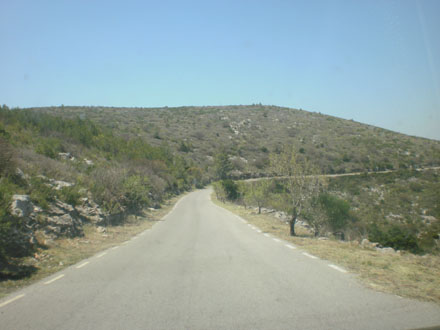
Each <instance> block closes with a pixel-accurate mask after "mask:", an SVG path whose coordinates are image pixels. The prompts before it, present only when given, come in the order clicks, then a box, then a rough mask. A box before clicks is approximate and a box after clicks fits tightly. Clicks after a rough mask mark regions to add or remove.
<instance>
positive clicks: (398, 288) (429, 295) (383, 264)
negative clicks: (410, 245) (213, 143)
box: [212, 194, 440, 304]
mask: <svg viewBox="0 0 440 330" xmlns="http://www.w3.org/2000/svg"><path fill="white" fill-rule="evenodd" d="M212 200H213V201H214V202H215V203H217V204H218V205H220V206H222V207H224V208H226V209H228V210H229V211H231V212H233V213H235V214H238V215H240V216H241V217H242V218H244V219H246V220H247V221H248V222H249V223H251V224H253V225H255V226H257V227H259V228H260V229H261V230H262V231H264V232H267V233H270V234H272V235H273V236H276V237H279V238H282V239H283V240H286V241H289V242H292V243H294V244H295V245H297V246H299V247H301V248H302V249H303V250H305V251H307V252H310V253H312V254H314V255H316V256H318V257H319V258H321V259H325V260H329V261H331V262H334V263H336V264H338V265H340V266H343V267H344V268H345V269H347V270H348V271H350V272H351V273H354V274H357V275H358V276H359V278H360V280H361V281H362V283H364V284H365V285H366V286H367V287H370V288H373V289H375V290H379V291H382V292H388V293H393V294H396V295H399V296H402V297H408V298H415V299H419V300H424V301H432V302H436V303H438V304H440V257H439V256H434V255H425V256H419V255H414V254H411V253H402V254H401V255H398V254H384V253H381V252H379V251H376V250H372V249H364V248H362V247H360V245H359V244H358V243H357V242H341V241H336V240H318V239H315V238H312V237H309V236H308V235H309V233H307V232H299V233H298V234H299V235H300V236H299V237H291V236H290V235H289V227H288V225H287V224H285V223H283V222H281V221H279V220H278V219H276V218H274V217H272V216H270V215H267V214H261V215H259V214H256V213H255V212H254V211H253V210H250V209H244V207H242V206H239V205H236V204H231V203H226V204H225V203H221V202H220V201H218V200H216V198H215V194H213V195H212Z"/></svg>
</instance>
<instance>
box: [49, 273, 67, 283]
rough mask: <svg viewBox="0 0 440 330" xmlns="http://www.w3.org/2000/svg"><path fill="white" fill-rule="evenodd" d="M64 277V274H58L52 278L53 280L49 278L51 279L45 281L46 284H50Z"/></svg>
mask: <svg viewBox="0 0 440 330" xmlns="http://www.w3.org/2000/svg"><path fill="white" fill-rule="evenodd" d="M62 277H64V274H61V275H58V276H57V277H55V278H53V279H51V280H49V281H47V282H44V284H50V283H53V282H55V281H57V280H59V279H60V278H62Z"/></svg>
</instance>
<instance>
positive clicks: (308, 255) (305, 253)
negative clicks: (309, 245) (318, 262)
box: [303, 252, 318, 259]
mask: <svg viewBox="0 0 440 330" xmlns="http://www.w3.org/2000/svg"><path fill="white" fill-rule="evenodd" d="M303 254H304V255H305V256H306V257H309V258H312V259H318V257H315V256H314V255H311V254H308V253H307V252H303Z"/></svg>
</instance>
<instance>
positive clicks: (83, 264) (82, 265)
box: [76, 261, 89, 269]
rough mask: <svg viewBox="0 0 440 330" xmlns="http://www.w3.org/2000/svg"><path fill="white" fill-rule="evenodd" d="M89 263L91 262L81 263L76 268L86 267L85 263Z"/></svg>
mask: <svg viewBox="0 0 440 330" xmlns="http://www.w3.org/2000/svg"><path fill="white" fill-rule="evenodd" d="M88 263H89V262H88V261H86V262H83V263H82V264H81V265H78V266H76V269H80V268H83V267H84V266H85V265H87V264H88Z"/></svg>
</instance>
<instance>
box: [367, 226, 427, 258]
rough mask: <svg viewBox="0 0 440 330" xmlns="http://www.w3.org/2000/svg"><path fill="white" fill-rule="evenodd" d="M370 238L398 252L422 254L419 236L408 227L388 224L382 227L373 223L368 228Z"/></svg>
mask: <svg viewBox="0 0 440 330" xmlns="http://www.w3.org/2000/svg"><path fill="white" fill-rule="evenodd" d="M368 238H369V239H370V240H371V241H372V242H378V243H379V244H381V245H382V246H386V247H392V248H394V249H397V250H408V251H411V252H413V253H418V252H420V248H419V245H418V243H417V236H416V235H415V233H414V232H413V230H411V229H410V228H409V227H408V226H405V225H398V224H390V225H388V224H386V225H383V226H382V227H380V226H379V225H378V224H376V223H373V224H371V225H370V226H369V227H368Z"/></svg>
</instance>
